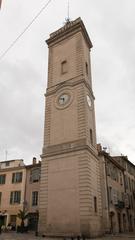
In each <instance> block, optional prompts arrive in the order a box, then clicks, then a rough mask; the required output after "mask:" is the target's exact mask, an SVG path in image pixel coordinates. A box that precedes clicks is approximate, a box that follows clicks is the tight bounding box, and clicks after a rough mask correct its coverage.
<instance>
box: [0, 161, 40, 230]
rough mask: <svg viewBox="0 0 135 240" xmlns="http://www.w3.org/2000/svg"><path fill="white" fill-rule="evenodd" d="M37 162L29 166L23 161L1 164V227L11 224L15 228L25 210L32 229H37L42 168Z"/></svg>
mask: <svg viewBox="0 0 135 240" xmlns="http://www.w3.org/2000/svg"><path fill="white" fill-rule="evenodd" d="M35 161H36V159H34V160H33V164H32V165H29V166H26V165H25V164H24V162H23V160H21V159H19V160H10V161H3V162H0V225H4V226H7V225H8V224H11V225H12V226H13V227H14V228H15V227H16V226H17V225H19V224H20V220H19V219H18V218H17V214H18V212H19V210H22V211H23V210H24V208H25V209H26V210H27V212H28V213H29V218H28V224H29V225H30V229H35V225H37V221H38V204H39V201H38V200H39V199H38V198H39V196H38V192H39V187H40V168H41V167H40V166H41V164H40V163H36V162H35ZM31 218H32V219H31Z"/></svg>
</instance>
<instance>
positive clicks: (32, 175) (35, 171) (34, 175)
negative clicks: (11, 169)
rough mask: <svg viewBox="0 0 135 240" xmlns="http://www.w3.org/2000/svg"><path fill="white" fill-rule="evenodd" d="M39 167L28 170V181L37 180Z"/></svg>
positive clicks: (38, 178)
mask: <svg viewBox="0 0 135 240" xmlns="http://www.w3.org/2000/svg"><path fill="white" fill-rule="evenodd" d="M40 171H41V170H40V168H34V169H32V170H31V172H30V182H31V183H33V182H39V180H40Z"/></svg>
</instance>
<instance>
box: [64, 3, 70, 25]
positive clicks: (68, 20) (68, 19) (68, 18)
mask: <svg viewBox="0 0 135 240" xmlns="http://www.w3.org/2000/svg"><path fill="white" fill-rule="evenodd" d="M65 20H66V23H68V22H70V17H69V0H68V6H67V18H66V19H65Z"/></svg>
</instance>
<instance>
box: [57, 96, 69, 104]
mask: <svg viewBox="0 0 135 240" xmlns="http://www.w3.org/2000/svg"><path fill="white" fill-rule="evenodd" d="M69 99H70V96H69V95H68V94H62V95H61V96H60V97H59V99H58V102H59V104H60V105H64V104H66V103H68V101H69Z"/></svg>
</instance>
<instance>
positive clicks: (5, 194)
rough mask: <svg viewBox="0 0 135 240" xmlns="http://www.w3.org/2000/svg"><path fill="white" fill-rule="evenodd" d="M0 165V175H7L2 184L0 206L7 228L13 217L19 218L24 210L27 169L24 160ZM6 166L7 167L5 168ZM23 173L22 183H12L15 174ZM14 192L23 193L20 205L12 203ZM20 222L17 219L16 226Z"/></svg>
mask: <svg viewBox="0 0 135 240" xmlns="http://www.w3.org/2000/svg"><path fill="white" fill-rule="evenodd" d="M8 163H9V165H8V166H7V165H6V164H7V162H1V163H0V166H1V168H0V175H3V174H4V175H6V181H5V184H0V192H1V204H0V212H1V213H0V218H2V217H5V220H4V224H5V225H6V226H7V225H8V223H11V216H12V215H15V216H17V214H18V212H19V210H20V209H21V210H22V209H23V205H24V201H25V180H26V169H25V166H24V164H23V162H22V160H13V161H8ZM4 166H5V167H4ZM18 172H22V181H21V182H20V183H12V175H13V173H18ZM13 191H21V200H20V203H14V204H11V203H10V195H11V192H13ZM19 223H20V221H19V219H17V221H16V225H17V224H19Z"/></svg>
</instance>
